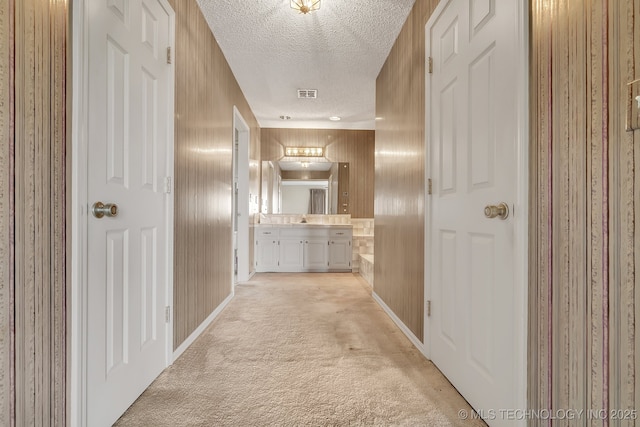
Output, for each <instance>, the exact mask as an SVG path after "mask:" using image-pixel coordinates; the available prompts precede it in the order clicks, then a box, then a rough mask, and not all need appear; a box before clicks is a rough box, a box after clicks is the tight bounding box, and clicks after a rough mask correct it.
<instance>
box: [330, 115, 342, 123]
mask: <svg viewBox="0 0 640 427" xmlns="http://www.w3.org/2000/svg"><path fill="white" fill-rule="evenodd" d="M329 120H331V121H332V122H339V121H340V120H342V117H338V116H331V117H329Z"/></svg>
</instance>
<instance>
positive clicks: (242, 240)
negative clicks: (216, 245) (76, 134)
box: [231, 105, 251, 285]
mask: <svg viewBox="0 0 640 427" xmlns="http://www.w3.org/2000/svg"><path fill="white" fill-rule="evenodd" d="M236 130H237V131H238V159H237V160H238V161H237V165H238V171H237V172H238V212H237V215H236V217H235V218H233V220H234V221H237V222H238V235H237V237H238V241H237V249H238V275H237V276H235V280H236V281H237V282H246V281H247V280H249V279H250V278H251V268H250V265H249V216H250V208H249V196H250V194H249V145H250V141H251V129H250V128H249V125H248V124H247V122H246V121H245V120H244V117H242V114H240V111H239V110H238V108H237V107H236V106H235V105H234V106H233V129H232V132H233V135H232V136H231V138H232V141H233V144H234V150H233V153H234V156H235V153H236V150H235V133H236ZM233 165H234V167H235V165H236V161H235V159H234V161H233ZM235 172H236V171H234V172H233V175H234V176H235ZM234 179H235V178H234ZM233 197H235V195H234V194H233V190H232V200H233ZM234 206H235V203H234ZM234 209H235V208H233V209H232V211H233V210H234ZM234 214H235V212H234ZM231 233H232V238H233V230H232V231H231ZM231 253H233V248H232V252H231ZM232 262H234V261H232ZM232 267H233V266H232ZM232 271H233V270H232ZM234 285H235V283H234Z"/></svg>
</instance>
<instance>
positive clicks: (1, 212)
mask: <svg viewBox="0 0 640 427" xmlns="http://www.w3.org/2000/svg"><path fill="white" fill-rule="evenodd" d="M12 17H13V3H12V2H11V1H10V0H2V1H0V171H2V174H0V424H1V425H5V426H8V425H11V424H12V414H13V405H14V403H15V396H14V393H13V387H14V381H13V375H12V371H13V370H12V365H13V357H12V356H13V328H12V319H13V288H12V284H13V240H12V233H11V230H12V229H13V212H12V201H13V190H12V188H13V179H12V174H13V145H14V144H13V132H12V131H13V102H12V94H13V80H12V70H13V68H12V66H11V64H12V58H11V56H12V48H13V43H12V40H13V28H12Z"/></svg>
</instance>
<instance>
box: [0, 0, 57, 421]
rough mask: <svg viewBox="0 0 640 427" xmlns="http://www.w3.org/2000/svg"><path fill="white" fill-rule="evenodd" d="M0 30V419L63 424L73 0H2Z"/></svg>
mask: <svg viewBox="0 0 640 427" xmlns="http://www.w3.org/2000/svg"><path fill="white" fill-rule="evenodd" d="M8 23H9V26H7V24H8ZM0 32H2V39H1V40H0V44H1V47H0V55H2V59H1V62H0V85H1V87H2V91H1V95H0V97H1V99H0V121H1V122H2V123H1V125H0V133H1V134H2V140H1V149H2V151H1V152H0V170H1V171H2V177H1V178H0V209H1V215H0V223H1V224H0V225H1V226H2V229H1V230H0V239H1V245H2V246H1V247H0V253H1V254H0V259H1V260H0V262H1V263H2V264H1V267H0V275H2V277H1V278H0V308H1V310H0V313H1V316H2V320H0V332H1V334H2V335H1V338H0V340H1V342H2V344H1V346H0V363H1V365H0V378H1V380H0V397H1V402H0V424H2V425H18V426H23V425H65V423H66V413H65V410H66V406H65V405H66V356H67V354H66V322H65V320H66V298H65V294H66V271H65V266H66V255H65V252H66V251H65V248H66V211H65V203H66V193H65V190H66V185H67V182H66V144H67V137H66V128H67V120H66V107H67V104H66V91H67V87H66V73H67V71H66V64H67V33H68V10H67V2H66V1H64V0H60V1H49V0H47V1H44V0H21V1H15V2H14V1H9V2H7V1H3V2H2V9H1V10H0ZM10 52H11V53H10ZM12 309H13V311H12ZM8 317H10V322H9V323H10V324H9V328H13V332H14V336H13V339H14V340H13V342H12V344H13V345H10V343H9V340H8V338H9V339H10V337H11V335H10V333H11V332H10V331H9V330H8V329H7V318H8ZM11 321H13V324H11ZM11 363H12V364H13V366H12V367H9V364H11Z"/></svg>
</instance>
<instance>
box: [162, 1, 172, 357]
mask: <svg viewBox="0 0 640 427" xmlns="http://www.w3.org/2000/svg"><path fill="white" fill-rule="evenodd" d="M158 1H159V2H160V4H161V5H162V7H163V8H164V9H165V11H166V12H167V15H168V16H169V46H170V47H171V52H172V56H173V57H174V58H175V51H176V49H175V45H176V44H175V42H176V12H175V11H174V10H173V8H172V7H171V5H170V4H169V2H168V1H167V0H158ZM175 63H176V61H175V60H172V61H171V65H170V71H169V90H168V91H167V95H168V99H167V176H169V177H171V183H170V185H171V188H170V193H169V194H165V197H166V210H167V235H166V240H167V262H166V266H165V267H166V270H165V275H166V283H167V287H166V292H165V306H168V307H169V311H170V313H171V316H170V321H169V322H167V323H166V325H167V327H166V329H165V339H166V355H165V357H166V359H165V366H169V365H171V364H172V363H173V323H174V316H173V313H174V310H173V286H174V284H173V262H174V259H175V258H174V256H173V249H174V245H175V242H174V240H173V235H174V222H173V219H174V218H173V217H174V209H175V193H176V192H175V179H174V174H175V169H174V152H175V143H176V142H175V134H174V125H175V120H174V116H175V89H176V65H175Z"/></svg>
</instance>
